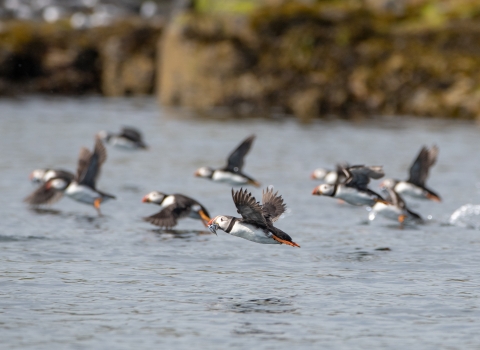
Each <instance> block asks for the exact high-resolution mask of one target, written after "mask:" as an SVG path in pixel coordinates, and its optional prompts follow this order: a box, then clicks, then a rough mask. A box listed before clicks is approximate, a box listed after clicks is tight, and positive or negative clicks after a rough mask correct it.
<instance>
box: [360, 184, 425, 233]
mask: <svg viewBox="0 0 480 350" xmlns="http://www.w3.org/2000/svg"><path fill="white" fill-rule="evenodd" d="M384 190H385V191H386V192H387V198H386V199H387V203H384V202H377V203H375V205H374V206H373V207H372V211H371V212H370V215H369V219H370V220H374V219H375V216H376V214H380V215H382V216H384V217H386V218H389V219H393V220H397V221H398V222H399V223H400V224H403V223H404V222H405V221H406V220H409V221H415V222H421V221H423V220H422V218H421V216H420V215H418V214H417V213H415V212H413V211H411V210H410V209H408V208H407V205H406V204H405V202H404V200H403V199H402V197H401V196H400V195H399V194H398V193H397V192H395V190H393V189H391V188H388V187H385V188H384Z"/></svg>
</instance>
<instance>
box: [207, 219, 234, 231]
mask: <svg viewBox="0 0 480 350" xmlns="http://www.w3.org/2000/svg"><path fill="white" fill-rule="evenodd" d="M229 223H230V220H229V218H227V217H226V216H222V215H219V216H216V217H214V218H213V219H212V220H210V221H209V222H208V224H207V225H208V229H209V230H210V232H212V233H215V234H216V233H217V232H216V230H218V229H221V230H222V231H225V230H226V229H227V227H228V225H229Z"/></svg>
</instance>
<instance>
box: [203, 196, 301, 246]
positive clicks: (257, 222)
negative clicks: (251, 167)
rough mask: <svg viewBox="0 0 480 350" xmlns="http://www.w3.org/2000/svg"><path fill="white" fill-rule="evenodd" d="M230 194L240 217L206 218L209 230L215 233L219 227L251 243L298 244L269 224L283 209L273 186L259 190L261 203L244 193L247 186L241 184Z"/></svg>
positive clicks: (282, 204) (279, 197)
mask: <svg viewBox="0 0 480 350" xmlns="http://www.w3.org/2000/svg"><path fill="white" fill-rule="evenodd" d="M232 198H233V202H234V203H235V206H236V207H237V212H238V213H239V214H240V215H241V216H242V218H241V219H238V218H235V217H233V216H225V215H220V216H216V217H215V218H213V219H212V220H210V221H209V222H208V228H209V229H210V231H211V232H212V233H215V234H216V230H218V229H221V230H222V231H225V232H226V233H228V234H231V235H232V236H237V237H240V238H244V239H248V240H249V241H252V242H255V243H262V244H287V245H290V246H292V247H299V248H300V246H299V245H298V244H297V243H295V242H293V241H292V238H291V237H290V236H289V235H288V234H286V233H285V232H283V231H282V230H280V229H278V228H276V227H274V226H273V223H274V222H275V221H277V220H278V218H279V217H280V215H282V214H283V213H284V212H285V210H286V205H285V204H284V203H283V198H282V196H278V192H276V193H273V189H267V190H266V191H263V193H262V202H263V204H262V205H260V203H258V202H257V201H256V200H255V198H254V197H253V196H252V194H251V193H247V190H243V189H242V188H240V190H239V191H237V192H234V190H233V188H232Z"/></svg>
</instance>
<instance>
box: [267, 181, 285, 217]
mask: <svg viewBox="0 0 480 350" xmlns="http://www.w3.org/2000/svg"><path fill="white" fill-rule="evenodd" d="M262 203H263V204H262V213H263V216H264V217H265V218H266V219H267V221H268V220H270V221H271V222H275V221H277V220H278V218H279V217H280V215H282V214H283V213H284V212H285V210H286V209H287V206H286V205H285V204H284V203H283V198H282V196H278V191H277V192H275V193H273V188H270V189H267V190H264V191H263V192H262Z"/></svg>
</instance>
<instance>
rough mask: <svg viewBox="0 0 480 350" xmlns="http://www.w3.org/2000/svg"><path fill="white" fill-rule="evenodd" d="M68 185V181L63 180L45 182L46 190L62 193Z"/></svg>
mask: <svg viewBox="0 0 480 350" xmlns="http://www.w3.org/2000/svg"><path fill="white" fill-rule="evenodd" d="M68 185H69V182H68V181H65V180H63V179H53V180H50V181H48V182H47V185H46V187H47V189H50V188H53V189H55V190H57V191H63V190H65V189H66V188H67V187H68Z"/></svg>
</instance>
